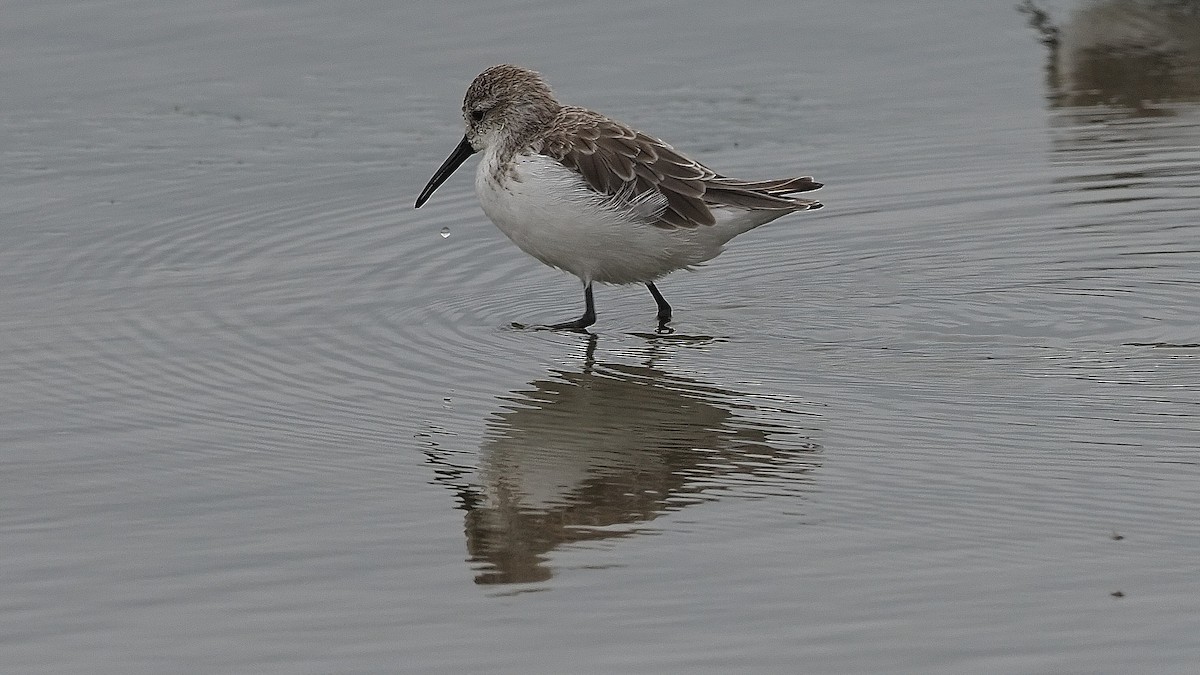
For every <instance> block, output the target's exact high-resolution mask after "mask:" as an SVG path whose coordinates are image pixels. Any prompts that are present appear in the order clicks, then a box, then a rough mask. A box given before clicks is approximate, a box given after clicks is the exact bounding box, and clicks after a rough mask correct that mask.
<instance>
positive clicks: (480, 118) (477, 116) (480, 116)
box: [471, 108, 486, 122]
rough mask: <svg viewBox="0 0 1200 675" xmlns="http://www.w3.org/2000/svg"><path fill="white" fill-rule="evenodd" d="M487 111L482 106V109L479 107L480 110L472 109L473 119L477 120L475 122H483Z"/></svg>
mask: <svg viewBox="0 0 1200 675" xmlns="http://www.w3.org/2000/svg"><path fill="white" fill-rule="evenodd" d="M485 112H486V111H485V110H483V109H482V108H480V109H478V110H472V111H471V120H472V121H475V122H481V121H483V114H484V113H485Z"/></svg>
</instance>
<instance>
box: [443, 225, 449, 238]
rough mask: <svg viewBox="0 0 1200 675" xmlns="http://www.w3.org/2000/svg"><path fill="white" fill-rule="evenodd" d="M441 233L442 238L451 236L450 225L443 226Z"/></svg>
mask: <svg viewBox="0 0 1200 675" xmlns="http://www.w3.org/2000/svg"><path fill="white" fill-rule="evenodd" d="M441 234H442V239H445V238H447V237H449V236H450V228H448V227H443V228H442V233H441Z"/></svg>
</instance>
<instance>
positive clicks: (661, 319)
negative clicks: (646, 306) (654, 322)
mask: <svg viewBox="0 0 1200 675" xmlns="http://www.w3.org/2000/svg"><path fill="white" fill-rule="evenodd" d="M646 288H649V289H650V295H653V296H654V302H657V303H658V330H659V332H662V331H663V330H665V329H666V327H667V324H668V323H669V322H670V321H671V305H669V304H667V299H666V298H664V297H663V296H662V293H659V292H658V287H657V286H655V285H654V282H653V281H647V282H646Z"/></svg>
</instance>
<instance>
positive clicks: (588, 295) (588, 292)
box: [550, 282, 596, 332]
mask: <svg viewBox="0 0 1200 675" xmlns="http://www.w3.org/2000/svg"><path fill="white" fill-rule="evenodd" d="M583 299H584V302H586V303H587V306H586V307H585V308H584V310H583V316H581V317H579V318H578V319H575V320H574V321H566V322H563V323H556V324H554V325H553V326H550V328H551V329H553V330H573V331H576V332H583V330H584V329H585V328H587V327H588V326H590V325H592V324H594V323H596V301H595V300H593V299H592V284H591V282H588V283H587V285H586V286H584V287H583Z"/></svg>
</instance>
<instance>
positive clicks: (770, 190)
mask: <svg viewBox="0 0 1200 675" xmlns="http://www.w3.org/2000/svg"><path fill="white" fill-rule="evenodd" d="M821 185H822V184H821V183H818V182H816V181H814V180H813V179H812V176H801V177H799V178H781V179H776V180H762V181H743V180H736V179H733V178H725V177H724V176H718V177H715V178H711V179H709V180H707V181H705V188H706V189H705V191H704V196H703V199H704V201H705V202H707V203H709V204H714V205H724V206H735V207H739V208H744V209H761V210H765V211H804V210H810V209H819V208H821V207H822V206H823V204H821V202H819V201H816V200H812V199H800V198H799V197H790V196H788V195H790V194H792V193H795V192H808V191H809V190H816V189H817V188H820V187H821Z"/></svg>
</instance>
